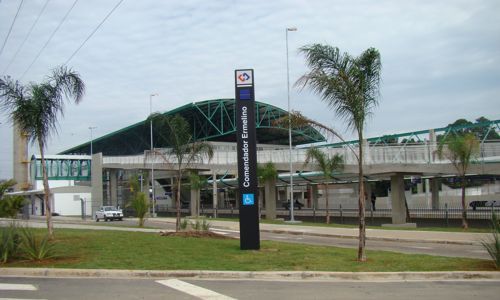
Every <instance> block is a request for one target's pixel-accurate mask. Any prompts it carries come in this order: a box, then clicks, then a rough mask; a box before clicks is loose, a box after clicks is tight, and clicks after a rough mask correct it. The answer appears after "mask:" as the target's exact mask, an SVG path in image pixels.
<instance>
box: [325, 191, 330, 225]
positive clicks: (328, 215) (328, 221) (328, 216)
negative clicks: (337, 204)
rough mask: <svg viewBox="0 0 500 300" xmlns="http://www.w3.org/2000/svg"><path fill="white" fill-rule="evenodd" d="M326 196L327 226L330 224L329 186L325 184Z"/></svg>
mask: <svg viewBox="0 0 500 300" xmlns="http://www.w3.org/2000/svg"><path fill="white" fill-rule="evenodd" d="M325 195H326V224H330V212H329V210H328V184H325Z"/></svg>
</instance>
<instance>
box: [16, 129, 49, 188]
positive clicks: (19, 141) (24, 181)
mask: <svg viewBox="0 0 500 300" xmlns="http://www.w3.org/2000/svg"><path fill="white" fill-rule="evenodd" d="M12 137H13V152H14V153H13V168H12V170H13V171H14V174H13V175H14V180H15V181H16V182H17V183H16V185H14V191H16V192H17V191H23V190H24V191H25V190H29V189H30V183H29V178H28V166H29V160H28V140H27V138H26V134H24V133H22V132H21V131H20V130H19V127H18V126H17V125H16V124H15V123H14V126H13V134H12ZM47 171H48V170H47ZM32 177H34V174H33V175H32Z"/></svg>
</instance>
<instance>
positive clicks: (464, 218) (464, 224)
mask: <svg viewBox="0 0 500 300" xmlns="http://www.w3.org/2000/svg"><path fill="white" fill-rule="evenodd" d="M462 228H463V229H464V230H467V229H468V228H469V224H468V223H467V207H466V206H465V175H462Z"/></svg>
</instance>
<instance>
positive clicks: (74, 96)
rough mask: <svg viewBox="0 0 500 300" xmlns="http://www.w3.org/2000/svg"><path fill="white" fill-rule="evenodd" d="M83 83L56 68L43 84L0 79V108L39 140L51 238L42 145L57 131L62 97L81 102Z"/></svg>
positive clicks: (34, 140) (50, 229) (33, 140)
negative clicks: (22, 83)
mask: <svg viewBox="0 0 500 300" xmlns="http://www.w3.org/2000/svg"><path fill="white" fill-rule="evenodd" d="M84 92H85V85H84V83H83V81H82V79H81V78H80V75H79V74H78V73H76V72H74V71H72V70H71V69H68V68H66V67H59V68H57V69H55V70H54V71H53V72H52V75H51V76H49V77H47V79H46V80H45V81H44V82H42V83H39V84H37V83H30V84H28V85H25V86H23V85H21V84H20V83H19V82H18V81H13V80H11V78H10V77H5V78H4V79H0V101H2V102H1V108H2V109H3V110H5V111H7V112H8V113H9V115H10V118H11V119H12V121H13V122H14V123H16V124H17V125H18V126H19V128H20V130H21V132H24V133H26V134H27V135H28V140H29V141H30V142H31V143H33V144H34V143H38V147H39V149H40V157H41V162H42V173H43V189H44V193H45V195H44V203H45V216H46V221H47V229H48V234H49V237H50V238H52V237H53V234H54V232H53V226H52V218H51V216H52V209H51V206H50V201H49V194H50V190H49V181H48V177H47V168H46V165H45V156H44V155H45V153H44V152H45V151H44V150H45V147H46V146H47V142H48V140H49V138H50V136H51V134H52V133H54V132H57V119H58V117H59V116H60V115H61V116H62V115H63V114H64V100H65V99H68V100H73V101H74V102H75V103H76V104H78V103H80V101H81V100H82V97H83V94H84Z"/></svg>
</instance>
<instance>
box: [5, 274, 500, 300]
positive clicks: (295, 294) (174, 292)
mask: <svg viewBox="0 0 500 300" xmlns="http://www.w3.org/2000/svg"><path fill="white" fill-rule="evenodd" d="M499 294H500V285H499V282H498V281H473V280H467V281H441V282H430V281H419V282H417V281H415V282H408V281H398V282H369V281H364V282H359V281H357V282H338V281H307V282H304V281H301V282H297V281H255V280H191V279H190V280H177V279H170V280H162V279H104V278H99V279H93V278H29V277H0V299H2V298H3V299H6V298H7V299H53V300H58V299H65V300H66V299H72V300H80V299H120V300H128V299H151V300H155V299H241V300H243V299H252V300H253V299H287V300H293V299H343V300H350V299H352V300H354V299H360V300H366V299H370V300H376V299H383V300H392V299H439V300H448V299H449V300H461V299H464V300H466V299H467V300H469V299H497V298H498V295H499Z"/></svg>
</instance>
